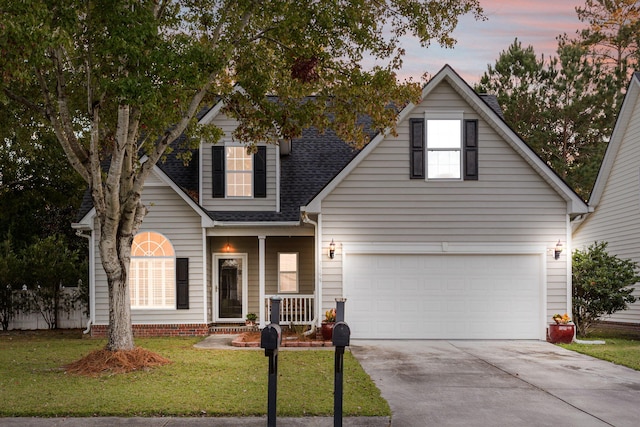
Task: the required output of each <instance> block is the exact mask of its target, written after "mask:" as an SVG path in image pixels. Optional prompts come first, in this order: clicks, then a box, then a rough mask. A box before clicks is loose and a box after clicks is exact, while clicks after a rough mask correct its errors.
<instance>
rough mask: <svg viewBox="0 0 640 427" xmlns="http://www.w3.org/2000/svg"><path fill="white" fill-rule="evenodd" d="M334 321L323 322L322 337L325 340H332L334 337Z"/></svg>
mask: <svg viewBox="0 0 640 427" xmlns="http://www.w3.org/2000/svg"><path fill="white" fill-rule="evenodd" d="M334 325H335V323H333V322H322V329H321V330H322V339H323V340H325V341H331V338H332V337H333V326H334Z"/></svg>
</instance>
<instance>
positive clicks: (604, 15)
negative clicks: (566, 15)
mask: <svg viewBox="0 0 640 427" xmlns="http://www.w3.org/2000/svg"><path fill="white" fill-rule="evenodd" d="M576 13H577V14H578V19H580V21H582V22H585V23H587V25H588V26H587V28H585V29H583V30H581V31H580V34H579V41H580V43H581V44H582V45H583V46H585V48H587V50H588V51H589V54H590V55H591V56H592V57H593V58H594V60H596V61H598V62H600V63H602V64H603V66H604V67H605V68H606V69H607V70H608V72H609V73H610V74H613V76H614V80H615V83H616V87H617V88H618V89H619V90H620V91H621V92H622V91H623V90H624V88H625V86H626V84H627V82H628V81H629V78H630V77H631V73H632V72H633V70H634V69H637V68H638V64H640V49H639V46H640V4H639V3H638V1H637V0H585V5H584V7H576Z"/></svg>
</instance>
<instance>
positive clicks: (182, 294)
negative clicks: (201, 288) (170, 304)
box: [176, 258, 189, 309]
mask: <svg viewBox="0 0 640 427" xmlns="http://www.w3.org/2000/svg"><path fill="white" fill-rule="evenodd" d="M176 306H177V308H178V309H187V308H189V258H176Z"/></svg>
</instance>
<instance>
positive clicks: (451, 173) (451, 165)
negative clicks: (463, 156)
mask: <svg viewBox="0 0 640 427" xmlns="http://www.w3.org/2000/svg"><path fill="white" fill-rule="evenodd" d="M428 158H429V163H428V165H427V170H428V175H427V177H428V178H442V179H446V178H449V179H459V178H460V151H459V150H454V151H433V150H429V151H428Z"/></svg>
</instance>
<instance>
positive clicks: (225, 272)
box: [213, 254, 248, 322]
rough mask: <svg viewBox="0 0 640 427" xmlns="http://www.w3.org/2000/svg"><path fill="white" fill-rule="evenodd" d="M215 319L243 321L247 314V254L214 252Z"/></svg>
mask: <svg viewBox="0 0 640 427" xmlns="http://www.w3.org/2000/svg"><path fill="white" fill-rule="evenodd" d="M213 268H214V272H213V277H214V280H215V283H214V294H215V295H214V301H215V306H216V320H218V321H228V322H232V321H233V322H238V321H244V317H245V315H246V314H247V286H248V285H247V283H248V282H247V272H246V268H247V255H246V254H214V256H213Z"/></svg>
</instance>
